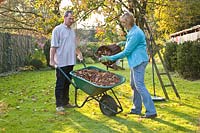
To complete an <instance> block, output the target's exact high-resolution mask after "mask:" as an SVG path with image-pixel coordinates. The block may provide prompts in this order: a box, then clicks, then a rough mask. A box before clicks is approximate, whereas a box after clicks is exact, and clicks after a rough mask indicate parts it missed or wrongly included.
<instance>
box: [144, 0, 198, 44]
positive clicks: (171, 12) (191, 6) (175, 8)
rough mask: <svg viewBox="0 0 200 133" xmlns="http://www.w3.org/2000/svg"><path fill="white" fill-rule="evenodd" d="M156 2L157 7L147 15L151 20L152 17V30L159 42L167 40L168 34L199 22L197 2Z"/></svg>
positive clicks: (169, 0)
mask: <svg viewBox="0 0 200 133" xmlns="http://www.w3.org/2000/svg"><path fill="white" fill-rule="evenodd" d="M156 2H157V4H158V5H156V6H155V8H154V11H153V12H150V13H149V14H148V15H149V16H151V19H152V16H153V18H154V21H155V23H154V25H155V26H154V27H155V28H154V30H155V34H156V36H157V39H159V40H162V41H165V40H168V39H169V35H170V34H172V33H174V32H177V31H180V30H184V29H187V28H190V27H192V26H195V25H197V24H199V22H200V12H199V5H200V1H199V0H190V1H188V0H181V1H179V0H175V1H171V0H165V1H163V0H156ZM150 14H151V15H150ZM156 36H155V37H156Z"/></svg>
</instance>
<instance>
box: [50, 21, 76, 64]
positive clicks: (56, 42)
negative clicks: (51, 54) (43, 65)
mask: <svg viewBox="0 0 200 133" xmlns="http://www.w3.org/2000/svg"><path fill="white" fill-rule="evenodd" d="M51 47H55V48H57V49H56V55H55V61H56V63H57V65H58V66H59V67H63V66H68V65H74V64H75V63H76V52H75V50H76V37H75V32H74V30H73V29H71V28H68V27H67V26H66V25H65V24H60V25H58V26H56V27H55V28H54V29H53V31H52V39H51Z"/></svg>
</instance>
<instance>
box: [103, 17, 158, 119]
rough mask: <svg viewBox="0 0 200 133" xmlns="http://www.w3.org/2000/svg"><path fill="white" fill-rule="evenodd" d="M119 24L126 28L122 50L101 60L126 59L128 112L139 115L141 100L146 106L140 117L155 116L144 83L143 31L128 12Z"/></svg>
mask: <svg viewBox="0 0 200 133" xmlns="http://www.w3.org/2000/svg"><path fill="white" fill-rule="evenodd" d="M120 22H121V24H122V25H123V26H124V27H125V28H126V29H127V30H128V34H127V36H126V42H125V43H121V42H120V43H119V45H121V46H122V45H123V44H124V45H125V48H124V50H123V51H122V52H120V53H118V54H115V55H112V56H102V57H101V58H100V60H101V61H109V60H110V61H115V60H118V59H121V58H124V57H127V59H128V65H129V67H130V70H131V72H130V77H131V88H132V89H133V92H134V93H133V107H132V109H131V112H130V113H129V114H136V115H140V114H141V111H142V102H143V104H144V106H145V108H146V112H145V115H144V116H142V118H155V117H156V116H157V113H156V109H155V106H154V103H153V100H152V99H151V96H150V94H149V92H148V90H147V89H146V87H145V84H144V74H145V68H146V66H147V64H148V60H149V59H148V54H147V51H146V39H145V34H144V32H143V31H142V30H141V29H140V28H139V27H138V26H136V25H135V23H134V18H133V16H132V15H131V14H130V13H125V14H124V15H122V16H121V17H120Z"/></svg>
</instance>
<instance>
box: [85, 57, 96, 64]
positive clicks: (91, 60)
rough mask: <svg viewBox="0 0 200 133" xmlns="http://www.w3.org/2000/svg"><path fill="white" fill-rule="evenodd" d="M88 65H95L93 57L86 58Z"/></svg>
mask: <svg viewBox="0 0 200 133" xmlns="http://www.w3.org/2000/svg"><path fill="white" fill-rule="evenodd" d="M84 61H85V63H86V64H94V63H95V61H94V60H93V59H92V58H91V57H86V58H84Z"/></svg>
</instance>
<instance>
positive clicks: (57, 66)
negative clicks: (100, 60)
mask: <svg viewBox="0 0 200 133" xmlns="http://www.w3.org/2000/svg"><path fill="white" fill-rule="evenodd" d="M55 68H57V69H58V70H59V71H60V72H61V73H62V74H63V75H64V76H65V78H67V80H68V81H69V82H70V83H71V84H72V85H73V86H74V87H75V88H77V86H76V85H75V84H74V83H73V82H72V80H71V79H70V78H69V76H67V74H66V73H65V72H64V71H63V70H62V69H61V68H60V67H58V66H57V65H55Z"/></svg>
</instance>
